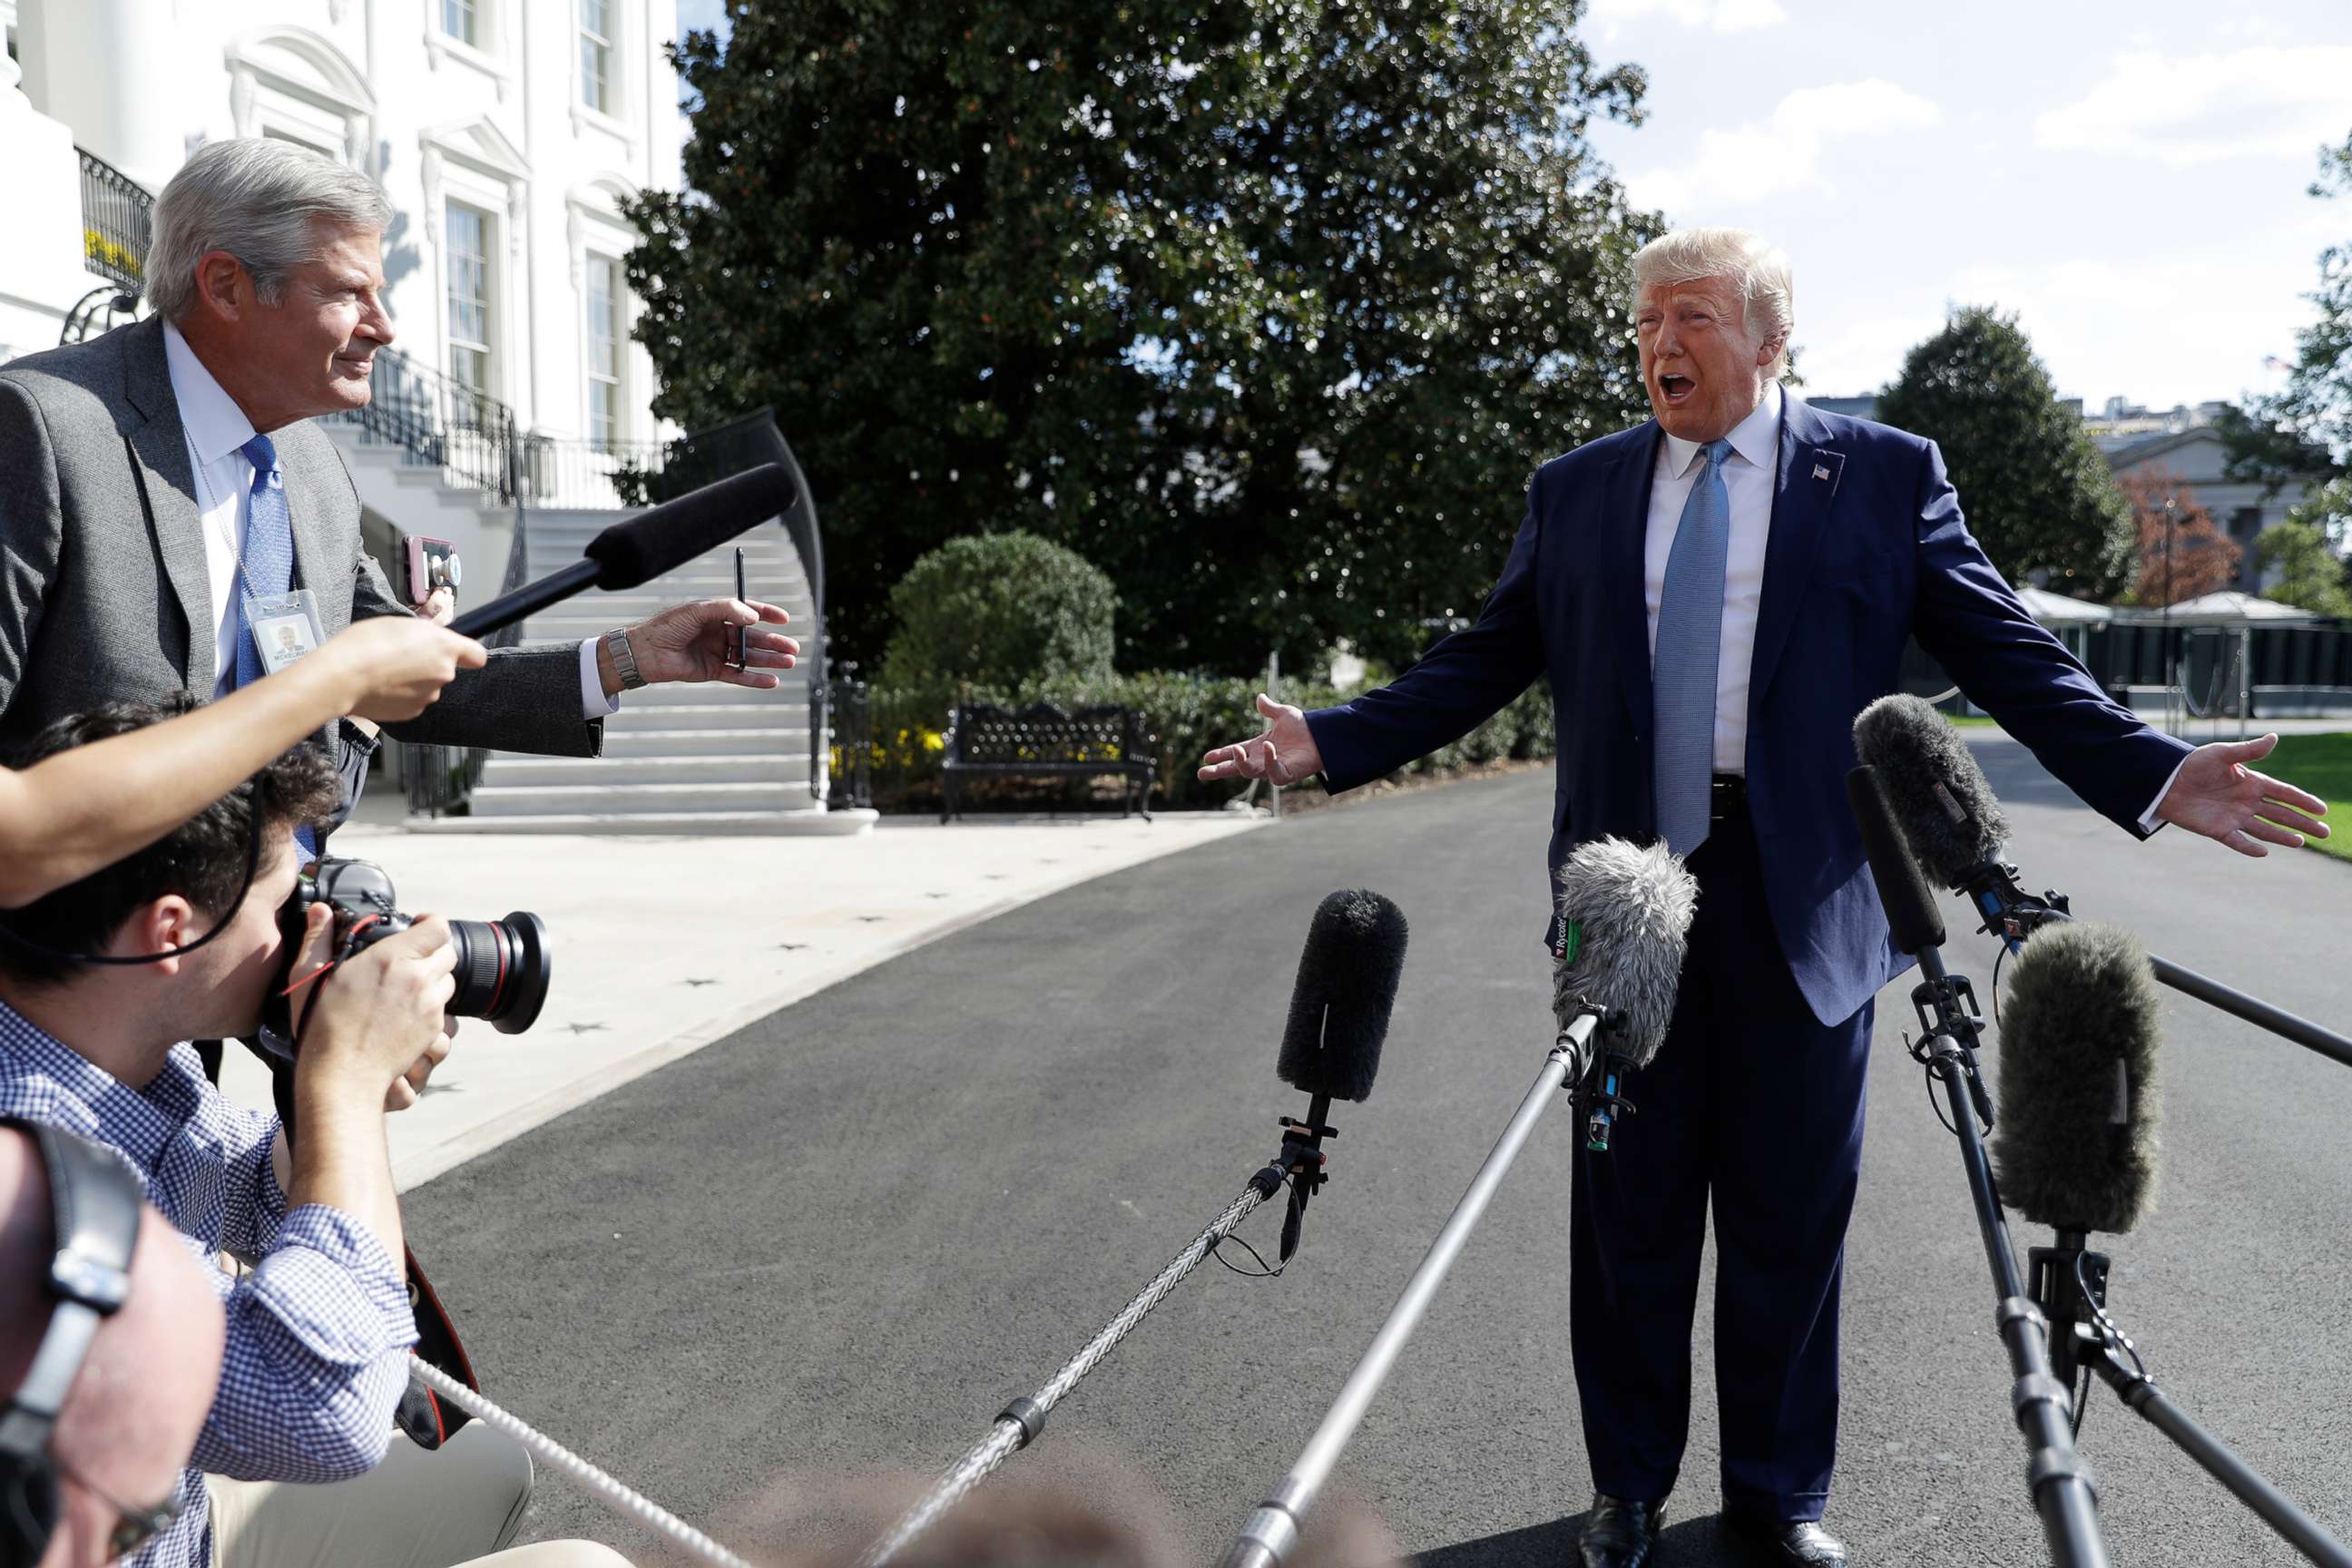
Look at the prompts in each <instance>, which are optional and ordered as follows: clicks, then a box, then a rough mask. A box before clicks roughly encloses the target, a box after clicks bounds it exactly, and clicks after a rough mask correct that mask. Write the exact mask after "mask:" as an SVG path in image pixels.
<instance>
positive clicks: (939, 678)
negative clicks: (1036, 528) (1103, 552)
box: [882, 533, 1118, 708]
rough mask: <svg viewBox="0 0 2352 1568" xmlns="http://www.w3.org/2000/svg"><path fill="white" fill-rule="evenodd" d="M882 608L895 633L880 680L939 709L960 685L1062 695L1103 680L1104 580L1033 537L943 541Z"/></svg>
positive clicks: (1112, 599) (1108, 615)
mask: <svg viewBox="0 0 2352 1568" xmlns="http://www.w3.org/2000/svg"><path fill="white" fill-rule="evenodd" d="M890 608H891V613H892V617H893V618H894V619H895V620H896V621H897V622H898V630H897V631H896V632H894V633H892V634H891V637H890V646H889V647H888V649H887V652H886V653H885V654H884V655H883V659H882V679H883V681H884V683H885V684H887V685H889V686H891V687H894V688H896V689H899V690H901V691H904V692H906V693H908V695H909V696H911V697H915V698H918V699H919V700H923V701H926V702H929V703H930V704H932V705H934V706H937V707H941V708H944V707H945V706H946V705H947V703H948V702H950V700H953V694H954V692H955V690H956V689H957V688H958V686H959V685H962V684H970V685H971V686H973V687H976V688H981V689H1000V688H1010V687H1015V686H1022V685H1039V686H1045V687H1054V688H1060V687H1066V686H1068V685H1070V684H1071V683H1073V682H1081V681H1089V680H1100V679H1104V678H1106V677H1108V675H1109V674H1110V662H1111V660H1110V656H1111V632H1112V622H1113V618H1114V616H1116V615H1117V613H1118V595H1117V593H1116V592H1115V591H1114V590H1113V589H1112V587H1111V584H1110V579H1109V578H1108V577H1106V576H1104V575H1103V574H1102V572H1101V570H1100V569H1099V568H1097V567H1096V566H1094V565H1093V564H1091V563H1088V562H1087V559H1086V558H1085V557H1084V556H1082V555H1079V554H1078V553H1076V552H1075V551H1072V550H1068V549H1066V548H1065V547H1063V546H1062V545H1059V544H1055V543H1054V542H1051V541H1049V540H1044V539H1039V538H1038V537H1036V536H1035V535H1034V534H1029V533H981V534H972V535H970V536H968V537H965V538H962V539H952V540H950V541H949V542H947V543H945V544H943V545H941V546H940V548H938V549H937V550H934V551H932V552H930V553H929V554H928V555H926V556H924V557H923V558H922V559H921V560H919V561H918V562H916V563H915V564H914V566H913V567H912V568H911V569H909V570H908V573H907V574H906V575H905V576H904V577H902V578H900V579H899V580H898V586H897V587H895V588H893V589H891V590H890Z"/></svg>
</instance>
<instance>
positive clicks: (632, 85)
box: [565, 0, 641, 163]
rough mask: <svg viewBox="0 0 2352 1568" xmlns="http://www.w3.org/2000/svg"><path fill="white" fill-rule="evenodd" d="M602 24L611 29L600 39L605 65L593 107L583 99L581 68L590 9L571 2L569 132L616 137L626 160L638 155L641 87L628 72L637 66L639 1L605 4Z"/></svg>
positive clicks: (584, 88) (582, 2) (575, 0)
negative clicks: (600, 97) (600, 95)
mask: <svg viewBox="0 0 2352 1568" xmlns="http://www.w3.org/2000/svg"><path fill="white" fill-rule="evenodd" d="M604 5H605V25H606V26H608V27H610V28H611V29H612V30H611V32H609V33H608V34H605V35H603V36H604V37H605V39H606V43H605V48H606V49H607V51H608V58H607V59H606V61H605V67H604V108H602V109H595V108H592V107H591V106H590V105H589V103H588V100H587V85H588V84H587V78H586V74H585V73H584V72H583V69H582V68H581V65H582V63H581V58H580V44H581V40H582V39H583V38H584V37H587V36H588V11H587V6H586V4H585V0H572V4H571V6H570V7H569V9H570V11H571V13H572V37H571V51H572V60H571V64H570V65H569V66H568V67H566V68H565V69H566V75H567V79H569V80H570V82H571V84H572V92H571V103H572V134H573V135H574V136H579V135H582V134H583V133H584V132H588V131H592V130H593V131H601V132H604V134H606V135H607V136H611V137H614V138H616V139H617V140H618V141H619V142H621V144H622V145H623V146H624V147H625V148H627V150H628V155H629V161H630V162H631V163H635V161H636V156H637V133H636V132H635V130H634V129H633V126H634V125H635V116H636V113H637V109H638V102H639V98H640V93H641V89H639V87H638V86H637V83H636V79H635V76H634V75H633V74H632V73H633V72H634V71H635V69H636V68H637V66H638V64H639V58H638V50H637V47H636V45H635V39H636V31H635V29H636V26H637V21H638V17H639V15H640V10H639V6H640V0H604Z"/></svg>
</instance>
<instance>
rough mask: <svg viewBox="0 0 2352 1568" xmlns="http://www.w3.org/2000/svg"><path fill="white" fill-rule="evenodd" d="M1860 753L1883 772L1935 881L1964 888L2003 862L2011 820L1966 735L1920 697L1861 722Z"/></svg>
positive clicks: (1886, 704) (1888, 700) (1872, 710)
mask: <svg viewBox="0 0 2352 1568" xmlns="http://www.w3.org/2000/svg"><path fill="white" fill-rule="evenodd" d="M1853 749H1854V752H1855V754H1856V755H1858V756H1859V757H1860V758H1861V759H1862V760H1863V761H1864V762H1865V763H1869V764H1870V765H1871V766H1872V767H1874V768H1876V769H1877V770H1878V777H1879V782H1880V783H1882V784H1885V787H1886V796H1887V799H1888V800H1890V801H1892V802H1893V803H1894V805H1895V820H1896V821H1898V822H1900V823H1901V824H1902V825H1903V833H1904V837H1906V838H1908V839H1910V841H1911V852H1912V853H1913V854H1914V855H1916V856H1917V857H1918V858H1919V864H1920V866H1921V867H1922V868H1924V869H1925V870H1926V871H1927V879H1928V880H1930V881H1932V882H1934V883H1935V884H1936V885H1937V886H1938V887H1942V888H1957V887H1958V886H1959V885H1960V884H1961V882H1962V881H1963V880H1965V879H1966V878H1967V876H1968V873H1969V870H1970V869H1971V868H1974V867H1976V866H1979V865H1981V864H1983V863H1984V862H1985V861H1987V860H1996V859H1999V858H2000V847H2001V846H2002V845H2003V844H2004V843H2006V842H2007V841H2008V839H2009V819H2008V818H2007V817H2005V816H2002V815H2001V810H2000V799H1999V797H1997V796H1996V795H1994V794H1993V793H1992V785H1991V784H1990V783H1989V782H1987V780H1986V778H1985V776H1984V770H1983V769H1982V768H1980V767H1979V766H1977V760H1976V758H1975V757H1973V756H1971V755H1969V747H1968V742H1965V741H1963V740H1961V739H1960V732H1959V731H1958V730H1955V729H1953V728H1952V726H1951V725H1949V724H1948V723H1947V722H1945V721H1944V716H1943V715H1942V714H1941V713H1938V712H1937V711H1936V710H1935V709H1934V708H1933V707H1931V706H1929V705H1928V704H1927V703H1926V702H1923V701H1921V700H1919V699H1918V698H1916V697H1904V696H1895V697H1882V698H1880V699H1879V700H1877V701H1875V702H1874V703H1872V704H1871V705H1870V706H1869V707H1867V708H1865V709H1864V710H1862V713H1861V715H1860V716H1859V717H1858V718H1856V719H1855V720H1854V721H1853Z"/></svg>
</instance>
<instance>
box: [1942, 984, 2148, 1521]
mask: <svg viewBox="0 0 2352 1568" xmlns="http://www.w3.org/2000/svg"><path fill="white" fill-rule="evenodd" d="M1918 958H1919V972H1920V973H1921V974H1922V975H1923V976H1924V977H1925V978H1923V979H1922V981H1921V982H1920V984H1918V985H1916V986H1915V987H1914V988H1913V989H1912V992H1911V1004H1912V1005H1913V1006H1914V1007H1916V1009H1917V1010H1918V1014H1919V1025H1920V1027H1921V1028H1922V1029H1923V1030H1925V1031H1926V1032H1925V1033H1924V1034H1923V1035H1922V1036H1921V1037H1920V1038H1919V1040H1918V1041H1917V1043H1916V1044H1912V1045H1911V1046H1910V1051H1911V1056H1912V1058H1913V1059H1914V1060H1916V1061H1917V1062H1919V1063H1920V1064H1921V1065H1922V1066H1924V1067H1926V1068H1928V1069H1929V1070H1930V1071H1932V1072H1933V1073H1934V1074H1935V1075H1936V1076H1937V1078H1938V1079H1941V1080H1942V1081H1943V1085H1944V1096H1945V1100H1946V1101H1947V1103H1948V1104H1949V1106H1950V1107H1951V1112H1952V1117H1951V1121H1952V1131H1954V1133H1955V1134H1956V1135H1957V1136H1958V1139H1959V1142H1960V1163H1961V1164H1962V1165H1964V1166H1965V1167H1966V1168H1967V1170H1968V1177H1969V1197H1970V1198H1971V1199H1972V1200H1974V1202H1975V1204H1976V1210H1977V1229H1978V1231H1979V1234H1981V1235H1982V1237H1983V1238H1984V1249H1985V1260H1986V1261H1987V1262H1988V1263H1990V1265H1991V1266H1992V1278H1993V1294H1994V1297H1995V1299H1996V1300H1997V1302H1998V1305H1997V1306H1996V1307H1995V1308H1994V1311H1993V1317H1994V1321H1996V1322H1997V1323H1998V1324H1999V1325H2000V1337H2001V1342H2002V1343H2003V1344H2005V1345H2006V1346H2007V1347H2008V1349H2009V1365H2010V1370H2011V1373H2014V1374H2015V1376H2016V1382H2015V1384H2013V1385H2012V1386H2011V1394H2010V1403H2011V1406H2012V1407H2013V1408H2014V1409H2015V1411H2016V1413H2017V1427H2018V1430H2019V1431H2020V1432H2021V1433H2023V1434H2024V1435H2025V1443H2026V1447H2027V1448H2028V1449H2029V1450H2030V1452H2031V1453H2032V1462H2031V1463H2030V1464H2029V1466H2028V1467H2027V1470H2026V1479H2027V1484H2028V1486H2029V1487H2030V1488H2031V1489H2032V1494H2033V1505H2034V1508H2035V1510H2037V1511H2038V1512H2039V1513H2040V1514H2041V1516H2042V1534H2043V1536H2044V1537H2045V1538H2047V1540H2048V1541H2049V1542H2050V1553H2051V1558H2052V1561H2053V1563H2055V1564H2056V1568H2106V1563H2107V1545H2106V1541H2105V1538H2104V1537H2103V1536H2102V1535H2101V1534H2100V1532H2099V1521H2098V1513H2097V1494H2096V1492H2095V1490H2094V1489H2093V1488H2092V1485H2091V1478H2090V1473H2089V1471H2088V1470H2087V1469H2086V1468H2084V1465H2083V1463H2082V1460H2081V1459H2080V1458H2078V1457H2077V1456H2076V1454H2075V1452H2074V1428H2073V1415H2074V1394H2073V1391H2072V1390H2071V1389H2069V1388H2068V1387H2067V1386H2066V1384H2063V1383H2061V1382H2059V1381H2058V1379H2057V1378H2056V1377H2055V1376H2054V1375H2053V1373H2052V1368H2051V1358H2050V1323H2049V1320H2048V1319H2046V1318H2044V1317H2043V1316H2042V1310H2041V1309H2040V1308H2039V1307H2036V1306H2035V1305H2034V1304H2033V1302H2032V1300H2031V1298H2030V1297H2029V1296H2028V1295H2027V1292H2026V1288H2025V1282H2024V1281H2023V1279H2021V1278H2020V1277H2019V1275H2018V1271H2017V1256H2016V1253H2015V1251H2014V1250H2013V1249H2012V1248H2011V1244H2010V1239H2009V1220H2008V1217H2007V1216H2006V1215H2003V1214H2002V1212H2001V1207H2000V1194H1998V1193H1997V1192H1996V1191H1995V1190H1994V1187H1993V1181H1992V1166H1991V1164H1990V1163H1989V1162H1988V1161H1987V1160H1986V1158H1985V1145H1984V1133H1983V1131H1981V1129H1980V1128H1979V1117H1981V1118H1982V1120H1983V1122H1984V1123H1985V1124H1987V1125H1990V1122H1991V1121H1992V1106H1991V1100H1990V1096H1989V1095H1988V1094H1987V1093H1986V1090H1985V1087H1984V1081H1983V1079H1981V1078H1980V1077H1979V1075H1978V1072H1977V1058H1976V1045H1977V1039H1978V1036H1979V1026H1978V1023H1977V1018H1976V1016H1975V1014H1976V993H1975V991H1974V990H1973V989H1972V988H1971V987H1970V986H1969V983H1968V981H1967V980H1966V979H1965V978H1962V977H1960V976H1958V975H1953V974H1949V973H1946V971H1945V969H1944V955H1943V953H1942V952H1941V951H1940V950H1939V949H1938V948H1937V947H1936V946H1935V945H1933V944H1932V943H1930V944H1928V945H1926V946H1923V947H1921V948H1920V949H1919V952H1918ZM1906 1043H1908V1042H1906Z"/></svg>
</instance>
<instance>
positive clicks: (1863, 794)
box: [1845, 763, 1944, 957]
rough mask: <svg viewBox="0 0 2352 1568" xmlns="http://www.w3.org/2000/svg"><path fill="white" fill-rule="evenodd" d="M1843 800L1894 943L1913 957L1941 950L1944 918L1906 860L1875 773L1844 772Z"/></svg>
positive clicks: (1873, 770) (1910, 861) (1906, 853)
mask: <svg viewBox="0 0 2352 1568" xmlns="http://www.w3.org/2000/svg"><path fill="white" fill-rule="evenodd" d="M1845 798H1846V800H1847V802H1848V803H1849V804H1851V805H1853V825H1854V826H1855V827H1857V828H1859V829H1861V831H1862V849H1863V853H1864V854H1865V855H1867V856H1869V857H1870V879H1871V880H1872V881H1874V882H1875V883H1877V884H1878V901H1879V902H1880V903H1881V904H1883V905H1885V909H1886V926H1887V929H1888V930H1889V931H1893V932H1894V933H1895V946H1896V947H1898V948H1900V949H1902V950H1903V951H1904V952H1907V953H1910V954H1912V955H1913V956H1915V957H1916V956H1917V955H1918V953H1919V952H1922V951H1923V950H1925V949H1927V948H1931V947H1941V946H1943V945H1944V917H1943V916H1941V915H1939V914H1937V912H1936V898H1935V895H1934V894H1932V893H1930V892H1929V891H1928V890H1927V883H1925V882H1923V881H1921V880H1920V879H1919V862H1918V861H1916V860H1915V859H1913V858H1911V847H1910V845H1909V844H1908V843H1906V841H1905V840H1904V837H1903V830H1902V829H1901V828H1900V827H1898V826H1895V811H1894V808H1893V807H1892V806H1890V805H1887V802H1886V791H1885V789H1884V788H1883V787H1882V786H1881V785H1880V784H1879V782H1878V770H1877V769H1876V768H1874V767H1872V766H1870V765H1869V764H1868V763H1864V765H1863V766H1861V767H1858V768H1856V769H1854V770H1853V772H1852V773H1847V774H1846V775H1845Z"/></svg>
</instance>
